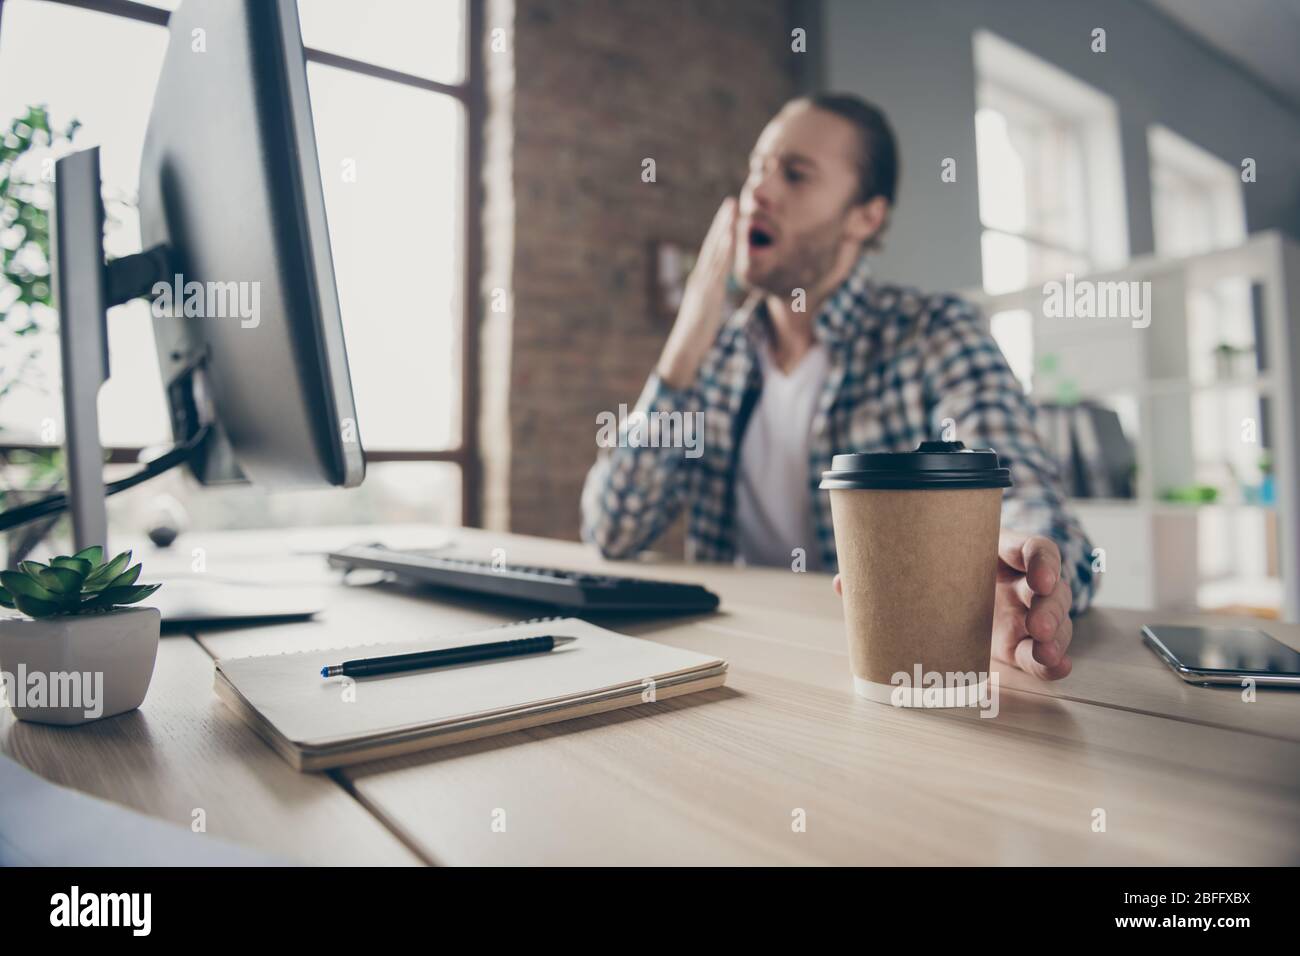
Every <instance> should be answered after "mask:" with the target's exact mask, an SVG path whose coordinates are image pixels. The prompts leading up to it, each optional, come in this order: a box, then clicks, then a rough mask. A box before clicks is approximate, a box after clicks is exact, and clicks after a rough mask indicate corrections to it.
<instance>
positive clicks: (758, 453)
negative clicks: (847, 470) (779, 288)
mask: <svg viewBox="0 0 1300 956" xmlns="http://www.w3.org/2000/svg"><path fill="white" fill-rule="evenodd" d="M759 361H760V362H761V363H762V368H763V390H762V392H760V393H759V397H758V402H757V403H756V404H755V406H754V410H753V412H752V414H751V415H750V419H749V424H748V426H747V427H746V428H745V434H744V437H743V438H742V439H741V442H740V474H739V475H737V476H736V556H737V559H738V560H739V561H740V562H741V563H743V564H762V565H777V566H781V567H786V568H788V567H790V566H791V564H792V563H793V561H794V557H793V556H792V555H791V552H792V551H793V550H794V549H795V548H802V549H803V551H804V554H805V556H806V561H807V564H806V567H807V569H808V570H809V571H815V570H818V569H819V568H820V565H821V549H820V547H819V545H818V542H817V535H816V532H815V531H814V526H813V516H812V497H811V496H812V492H811V491H809V488H808V444H809V440H810V438H811V432H812V420H813V415H814V414H816V411H817V402H818V400H819V399H820V398H821V394H822V387H823V386H824V385H825V383H826V373H827V370H828V369H829V367H830V357H829V356H828V355H827V352H826V347H825V346H824V345H822V344H821V343H820V342H818V343H814V345H813V347H812V348H811V349H810V350H809V351H808V353H807V354H806V355H804V357H803V358H802V359H801V360H800V361H799V364H798V365H797V366H796V367H795V368H794V369H793V370H792V371H791V372H790V374H789V375H786V374H784V373H783V372H782V371H781V370H780V369H779V368H777V367H776V364H775V363H774V362H773V361H772V357H771V353H770V352H769V350H768V348H767V347H766V346H764V347H763V348H761V349H759Z"/></svg>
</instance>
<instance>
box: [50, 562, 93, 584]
mask: <svg viewBox="0 0 1300 956" xmlns="http://www.w3.org/2000/svg"><path fill="white" fill-rule="evenodd" d="M50 567H52V568H68V569H70V570H72V571H76V572H77V573H78V574H80V575H81V577H82V578H83V579H84V578H85V577H86V576H87V575H89V574H90V572H91V571H92V570H93V566H92V565H91V563H90V562H89V561H87V560H86V559H85V558H78V557H71V558H68V557H62V558H54V559H52V560H51V561H50Z"/></svg>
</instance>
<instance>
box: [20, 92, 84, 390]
mask: <svg viewBox="0 0 1300 956" xmlns="http://www.w3.org/2000/svg"><path fill="white" fill-rule="evenodd" d="M80 125H81V124H80V123H78V122H77V121H76V120H73V121H72V122H71V123H69V124H68V125H67V127H66V128H64V129H62V130H56V129H55V128H54V127H53V126H52V125H51V123H50V114H49V111H48V110H47V109H46V108H45V107H44V106H29V107H27V112H26V113H25V114H23V115H22V116H19V117H18V118H17V119H15V120H13V121H12V122H11V123H10V124H9V127H8V129H0V233H3V234H4V235H5V241H4V242H0V327H2V328H3V331H4V332H5V333H6V335H7V336H12V337H13V338H12V340H10V341H9V342H8V343H7V344H6V348H5V351H6V352H7V353H8V355H7V356H6V357H7V358H8V359H10V360H16V361H6V362H0V397H3V396H4V395H5V393H7V392H8V391H10V390H11V389H12V388H14V387H15V386H16V385H18V384H20V383H23V382H24V380H25V378H24V377H25V375H26V374H27V373H28V370H29V368H30V367H31V366H32V365H33V363H34V361H35V359H36V356H37V355H38V354H39V347H32V348H28V349H27V350H25V351H24V350H23V349H22V348H21V344H20V343H21V340H23V339H27V338H28V337H32V339H31V340H32V341H36V339H38V338H39V335H38V333H40V332H42V331H50V330H52V329H53V328H55V325H54V301H53V299H54V292H53V289H52V288H51V287H50V206H51V203H52V196H53V189H52V178H51V176H50V172H51V171H52V169H53V167H52V166H51V165H49V164H50V163H51V162H52V157H53V153H51V155H50V156H49V157H46V159H45V160H44V161H43V163H42V168H41V170H40V172H39V173H37V172H36V171H35V170H33V169H32V168H31V167H32V162H31V161H28V159H27V158H26V157H27V156H28V154H29V153H33V154H35V155H33V156H32V157H31V159H32V160H34V159H35V158H36V156H38V155H39V154H40V152H41V151H44V150H51V149H52V150H54V151H55V152H58V151H60V150H62V149H66V148H67V146H68V145H69V144H71V142H72V139H73V137H74V136H75V135H76V133H77V128H78V127H79V126H80Z"/></svg>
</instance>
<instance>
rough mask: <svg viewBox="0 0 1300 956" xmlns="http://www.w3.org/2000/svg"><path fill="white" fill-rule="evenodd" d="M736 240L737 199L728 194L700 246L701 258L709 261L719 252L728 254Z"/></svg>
mask: <svg viewBox="0 0 1300 956" xmlns="http://www.w3.org/2000/svg"><path fill="white" fill-rule="evenodd" d="M735 242H736V200H735V197H733V196H728V197H727V198H726V199H724V200H722V205H720V206H719V207H718V211H717V212H716V213H714V214H713V222H712V223H711V224H710V225H709V231H708V234H707V235H706V236H705V237H704V244H703V246H701V248H700V258H701V259H702V260H705V261H708V260H709V259H710V258H711V257H713V256H716V255H717V254H718V253H722V254H724V255H725V254H728V253H729V252H730V251H731V247H732V246H734V245H735Z"/></svg>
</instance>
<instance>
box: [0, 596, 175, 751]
mask: <svg viewBox="0 0 1300 956" xmlns="http://www.w3.org/2000/svg"><path fill="white" fill-rule="evenodd" d="M161 620H162V616H161V615H160V614H159V613H158V609H157V608H153V607H128V608H122V609H120V610H116V611H106V612H104V613H102V614H84V615H71V616H60V617H49V618H43V619H39V620H33V619H31V618H29V617H24V616H22V615H16V614H15V615H10V616H8V617H0V672H3V673H2V674H0V693H3V696H4V699H5V701H6V703H8V704H9V706H10V708H11V709H12V710H13V712H14V716H15V717H17V718H18V719H19V720H31V721H35V722H37V723H42V724H65V725H66V724H85V723H89V722H90V721H92V720H100V719H101V718H104V717H112V716H114V715H115V714H124V713H126V712H127V711H128V710H135V709H136V708H137V707H139V706H140V704H141V703H142V702H143V701H144V695H145V693H147V692H148V690H149V681H150V680H151V679H152V678H153V665H154V661H155V659H156V658H157V656H158V627H159V624H160V623H161Z"/></svg>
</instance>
